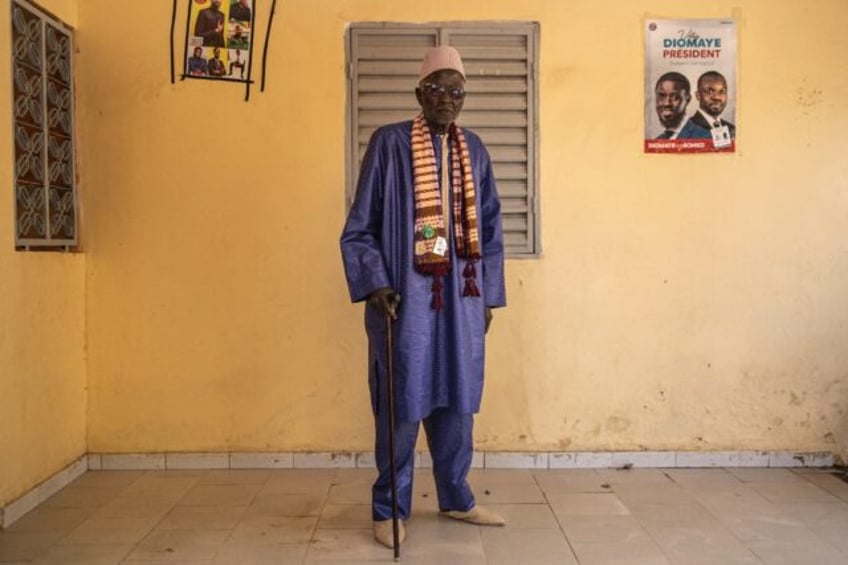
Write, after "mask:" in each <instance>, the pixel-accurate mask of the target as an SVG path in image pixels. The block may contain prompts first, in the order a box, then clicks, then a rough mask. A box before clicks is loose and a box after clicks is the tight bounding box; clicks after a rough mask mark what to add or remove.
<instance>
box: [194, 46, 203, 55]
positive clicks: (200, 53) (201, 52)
mask: <svg viewBox="0 0 848 565" xmlns="http://www.w3.org/2000/svg"><path fill="white" fill-rule="evenodd" d="M201 55H203V49H201V48H200V47H195V48H194V56H195V57H200V56H201Z"/></svg>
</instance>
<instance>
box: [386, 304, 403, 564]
mask: <svg viewBox="0 0 848 565" xmlns="http://www.w3.org/2000/svg"><path fill="white" fill-rule="evenodd" d="M389 302H390V303H394V305H395V308H397V304H398V303H399V302H400V295H399V294H393V295H391V296H389ZM393 354H394V349H393V347H392V315H391V314H390V313H386V373H387V375H386V377H387V381H388V382H387V389H388V390H387V395H388V397H389V398H388V400H389V413H388V417H389V469H390V471H391V482H392V537H393V542H394V543H393V544H392V546H393V549H394V557H395V561H400V527H399V525H398V503H397V467H396V465H395V390H394V389H395V385H394V380H395V379H394V367H393V364H392V357H393V356H394V355H393Z"/></svg>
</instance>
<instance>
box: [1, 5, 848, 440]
mask: <svg viewBox="0 0 848 565" xmlns="http://www.w3.org/2000/svg"><path fill="white" fill-rule="evenodd" d="M161 4H162V5H161V6H160V5H159V3H157V5H156V7H155V8H154V7H153V5H152V4H150V5H149V6H148V5H145V7H138V6H135V7H134V9H133V15H132V20H133V29H134V30H139V29H146V30H149V31H150V33H149V34H146V35H145V36H144V37H143V38H142V36H141V35H139V34H138V33H137V32H136V33H133V34H132V36H131V37H130V38H128V36H127V35H126V27H125V25H116V23H117V22H124V23H125V22H126V17H127V16H126V10H127V5H126V3H123V2H114V1H113V0H86V1H85V2H81V3H80V7H79V28H80V31H79V34H78V39H79V46H80V49H81V53H80V55H79V58H78V67H77V70H78V76H77V85H78V99H79V104H80V113H79V117H80V123H81V129H82V131H83V132H84V134H85V138H84V140H83V143H82V146H81V159H82V162H83V164H84V172H85V176H84V185H85V190H84V198H85V206H86V218H85V219H86V222H85V226H86V251H87V260H86V321H87V327H88V333H87V336H88V345H89V348H88V355H89V365H88V383H89V392H90V395H89V404H88V448H89V450H90V451H92V452H138V451H205V450H222V451H228V450H233V451H235V450H268V451H288V450H322V451H323V450H367V449H370V448H371V445H372V441H371V423H370V413H369V408H368V400H367V394H366V381H365V369H366V367H365V339H364V335H363V331H362V321H361V307H359V306H352V305H350V304H349V303H348V300H347V292H346V289H345V286H344V280H343V275H342V270H341V265H340V258H339V251H338V244H337V241H338V235H339V231H340V229H341V226H342V223H343V220H344V198H343V192H344V184H345V182H344V155H345V153H344V152H345V145H344V133H345V125H344V124H345V75H344V60H345V59H344V34H345V27H346V25H347V24H348V23H349V22H351V21H383V20H395V21H414V22H427V21H439V20H479V19H494V20H533V21H538V22H540V25H541V53H540V76H541V100H540V138H541V183H540V184H541V198H542V226H543V250H544V254H543V256H542V257H541V258H539V259H537V260H522V261H510V262H509V264H508V266H507V269H508V293H509V303H510V305H509V307H508V308H507V309H506V310H503V311H499V312H497V313H496V315H495V320H494V327H493V331H492V333H491V335H490V340H489V347H490V350H489V366H490V370H489V372H488V383H487V391H486V394H485V396H484V406H483V411H482V413H481V415H480V417H479V419H478V426H477V429H476V437H477V441H478V447H479V448H480V449H484V450H527V451H533V450H620V449H638V448H648V449H656V450H660V449H681V450H689V449H764V450H765V449H803V450H814V449H823V450H835V451H838V452H841V453H842V454H845V453H846V449H848V429H846V426H847V425H846V420H848V414H846V413H845V411H846V410H848V385H846V379H845V376H846V372H848V348H846V347H845V343H848V307H847V306H848V299H846V296H848V294H846V289H848V254H846V251H845V243H844V242H845V241H846V239H848V238H847V237H846V236H848V228H846V227H845V225H846V222H845V221H844V217H845V215H846V211H848V170H846V167H848V165H846V163H848V161H846V159H845V155H846V149H848V147H846V141H845V140H846V136H845V133H844V132H845V131H846V130H848V111H846V106H845V104H844V102H845V100H848V73H846V66H845V64H844V61H843V55H844V53H846V52H848V37H846V35H845V34H844V33H842V30H841V27H842V25H843V23H844V22H845V21H846V18H848V4H846V3H845V2H844V1H843V0H829V1H826V0H821V1H819V2H816V3H815V9H813V8H812V7H810V6H808V5H807V4H804V3H798V2H774V1H773V0H733V1H728V0H719V1H716V2H712V3H704V2H693V1H687V2H681V1H679V0H678V1H665V0H653V1H650V2H641V3H639V2H633V1H631V0H612V1H609V2H603V3H596V2H591V1H589V0H578V1H572V2H552V1H545V0H524V1H522V2H515V1H507V0H485V1H483V0H480V1H476V2H449V1H441V0H434V1H431V2H417V1H416V2H413V1H400V0H393V1H391V2H388V1H377V0H371V1H366V0H359V1H353V0H348V1H343V0H322V1H321V2H315V1H312V0H309V1H307V0H290V1H285V2H280V3H279V6H278V13H277V15H276V19H275V28H274V30H273V38H272V43H271V48H270V58H269V64H268V83H267V91H266V92H265V93H264V94H261V93H259V92H258V88H254V92H253V97H252V99H251V101H250V102H249V103H244V102H243V100H242V97H243V88H241V87H239V86H236V85H231V84H218V83H213V82H207V81H193V82H192V81H188V82H179V83H178V84H176V85H171V84H169V77H168V64H167V61H168V53H167V43H166V42H165V40H164V37H165V34H166V33H167V23H168V22H167V20H168V17H169V15H170V14H169V8H170V7H169V6H166V5H165V4H166V3H165V2H162V3H161ZM268 4H269V2H262V5H263V6H262V9H261V10H260V16H259V18H258V27H259V28H260V29H261V30H264V26H265V22H266V21H267V6H268ZM182 13H184V11H183V10H182V8H181V14H182ZM646 15H650V16H654V17H667V18H688V17H727V16H732V17H734V18H736V19H737V21H738V27H739V45H740V47H739V69H740V70H739V89H740V93H739V100H738V108H739V111H738V121H739V127H740V130H739V131H740V138H739V149H738V152H737V153H736V154H735V155H721V156H694V157H676V156H662V155H644V154H642V152H641V149H642V103H643V101H642V94H641V92H642V69H643V61H642V24H643V18H644V17H646ZM181 17H184V16H182V15H181ZM180 28H181V26H178V29H180ZM263 38H264V33H263V32H262V31H260V32H259V34H258V37H257V39H258V40H259V41H261V40H262V39H263ZM177 43H178V44H181V43H182V36H181V34H178V38H177ZM178 67H180V68H181V64H178ZM254 70H256V68H255V69H254ZM255 76H256V78H258V76H259V75H258V73H257V74H256V75H255ZM410 96H411V94H410ZM0 200H2V199H0ZM6 247H7V248H8V245H7V246H6ZM48 296H49V295H48Z"/></svg>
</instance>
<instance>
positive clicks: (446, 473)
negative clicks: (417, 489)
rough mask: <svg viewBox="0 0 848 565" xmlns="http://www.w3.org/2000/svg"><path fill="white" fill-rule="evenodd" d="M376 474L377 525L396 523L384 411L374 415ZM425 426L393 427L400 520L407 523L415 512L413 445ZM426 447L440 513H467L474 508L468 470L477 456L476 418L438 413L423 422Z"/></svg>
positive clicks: (404, 424)
mask: <svg viewBox="0 0 848 565" xmlns="http://www.w3.org/2000/svg"><path fill="white" fill-rule="evenodd" d="M374 418H375V427H376V432H377V433H376V446H375V450H374V451H375V454H376V459H377V471H379V476H378V477H377V481H376V482H375V483H374V486H373V487H372V489H371V512H372V516H373V519H374V520H391V518H392V483H391V467H390V461H389V424H388V418H387V416H386V414H385V413H384V411H378V412H375V416H374ZM421 423H422V422H395V466H396V469H397V490H398V518H400V519H403V520H406V519H408V518H409V515H410V514H411V512H412V478H413V468H414V462H415V441H416V439H417V438H418V429H419V424H421ZM423 424H424V431H425V433H426V434H427V445H428V447H429V448H430V455H431V457H432V459H433V476H434V477H435V479H436V492H437V494H438V498H439V509H440V510H442V511H447V510H460V511H463V512H465V511H468V510H471V508H473V507H474V495H473V494H472V493H471V487H469V486H468V481H467V477H468V470H469V469H470V468H471V458H472V456H473V455H474V441H473V433H472V432H473V428H474V415H473V414H457V413H455V412H451V411H450V410H447V409H444V408H439V409H436V410H434V411H433V412H432V413H431V414H430V415H429V416H428V417H427V418H425V419H424V420H423Z"/></svg>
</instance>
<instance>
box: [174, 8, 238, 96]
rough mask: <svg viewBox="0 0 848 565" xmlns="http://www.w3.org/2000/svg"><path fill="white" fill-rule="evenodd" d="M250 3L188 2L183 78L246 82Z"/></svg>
mask: <svg viewBox="0 0 848 565" xmlns="http://www.w3.org/2000/svg"><path fill="white" fill-rule="evenodd" d="M252 41H253V0H191V2H190V3H189V14H188V38H187V41H186V55H185V56H186V65H185V73H184V75H185V77H186V78H211V79H221V80H231V81H239V82H248V81H249V80H250V72H249V71H250V55H251V52H252V51H251V43H252Z"/></svg>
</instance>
